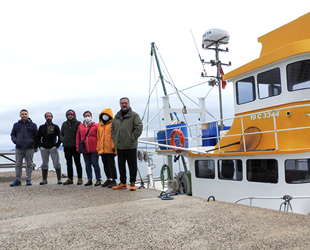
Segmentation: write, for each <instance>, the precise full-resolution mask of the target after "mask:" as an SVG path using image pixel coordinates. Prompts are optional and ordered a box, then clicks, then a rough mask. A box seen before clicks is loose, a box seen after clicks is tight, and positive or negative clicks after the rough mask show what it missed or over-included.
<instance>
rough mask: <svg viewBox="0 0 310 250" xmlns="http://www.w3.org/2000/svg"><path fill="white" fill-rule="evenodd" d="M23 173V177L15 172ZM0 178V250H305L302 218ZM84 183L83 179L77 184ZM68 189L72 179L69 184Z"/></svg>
mask: <svg viewBox="0 0 310 250" xmlns="http://www.w3.org/2000/svg"><path fill="white" fill-rule="evenodd" d="M23 174H24V172H23ZM14 176H15V174H14V172H4V173H0V197H1V198H0V200H1V203H0V211H1V216H0V220H1V221H0V249H309V245H310V216H307V215H300V214H292V213H286V212H278V211H273V210H267V209H261V208H256V207H248V206H244V205H236V204H230V203H225V202H218V201H210V202H207V200H205V199H202V198H195V197H191V196H186V195H176V196H174V199H173V200H168V201H166V200H161V199H159V198H158V197H157V196H158V195H159V194H160V191H158V190H151V189H137V191H135V192H131V191H129V189H128V190H112V189H109V188H102V187H94V186H90V187H84V186H78V185H76V184H73V185H69V186H63V185H57V184H56V173H55V172H49V177H48V182H49V183H48V185H44V186H40V185H39V182H40V180H41V172H40V171H39V170H36V171H34V172H33V177H32V182H33V185H32V186H25V181H24V180H23V181H22V186H20V187H14V188H12V187H10V186H9V184H10V183H11V182H12V181H13V180H14ZM84 181H85V180H84ZM74 182H75V183H76V179H75V180H74Z"/></svg>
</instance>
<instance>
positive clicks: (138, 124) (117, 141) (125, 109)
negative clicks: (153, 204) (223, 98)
mask: <svg viewBox="0 0 310 250" xmlns="http://www.w3.org/2000/svg"><path fill="white" fill-rule="evenodd" d="M120 106H121V110H120V111H119V112H118V113H117V114H116V115H115V117H114V120H113V122H112V126H111V134H112V140H113V142H114V145H115V147H116V149H117V159H118V169H119V173H120V181H121V182H120V184H119V185H117V186H114V187H112V188H113V189H115V190H117V189H127V184H126V180H127V176H126V161H127V164H128V168H129V175H130V187H129V190H130V191H135V190H136V185H135V182H136V176H137V147H138V138H139V136H140V135H141V134H142V129H143V125H142V121H141V118H140V116H139V115H138V114H137V113H136V112H134V111H132V109H131V107H130V103H129V99H128V98H127V97H123V98H121V99H120Z"/></svg>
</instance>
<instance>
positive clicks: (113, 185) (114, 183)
mask: <svg viewBox="0 0 310 250" xmlns="http://www.w3.org/2000/svg"><path fill="white" fill-rule="evenodd" d="M115 186H116V181H115V180H113V181H111V183H110V184H109V186H108V188H112V187H115Z"/></svg>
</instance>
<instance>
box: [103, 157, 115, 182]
mask: <svg viewBox="0 0 310 250" xmlns="http://www.w3.org/2000/svg"><path fill="white" fill-rule="evenodd" d="M114 158H115V154H102V155H101V159H102V163H103V169H104V173H105V175H106V177H107V179H113V180H116V179H117V174H116V168H115V159H114Z"/></svg>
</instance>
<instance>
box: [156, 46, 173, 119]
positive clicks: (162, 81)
mask: <svg viewBox="0 0 310 250" xmlns="http://www.w3.org/2000/svg"><path fill="white" fill-rule="evenodd" d="M153 54H154V56H155V60H156V65H157V68H158V73H159V78H160V81H161V84H162V87H163V90H164V94H165V96H167V90H166V86H165V83H164V77H163V75H162V73H161V69H160V65H159V61H158V58H157V54H156V49H155V43H154V42H152V43H151V56H153ZM169 107H170V105H169ZM170 118H171V121H172V120H173V115H172V113H170Z"/></svg>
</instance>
